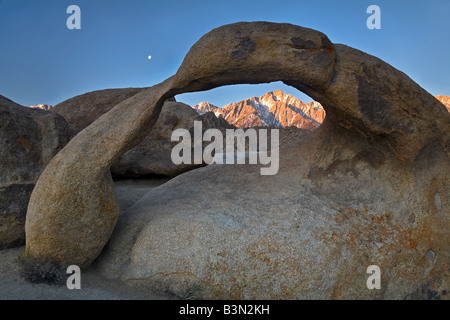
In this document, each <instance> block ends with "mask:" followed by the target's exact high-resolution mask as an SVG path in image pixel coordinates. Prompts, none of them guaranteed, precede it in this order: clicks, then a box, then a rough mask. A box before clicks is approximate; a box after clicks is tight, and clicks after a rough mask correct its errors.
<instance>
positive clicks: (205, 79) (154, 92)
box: [26, 22, 450, 268]
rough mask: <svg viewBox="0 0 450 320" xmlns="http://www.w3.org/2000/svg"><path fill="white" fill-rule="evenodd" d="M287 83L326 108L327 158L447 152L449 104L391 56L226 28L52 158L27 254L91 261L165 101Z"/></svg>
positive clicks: (271, 29)
mask: <svg viewBox="0 0 450 320" xmlns="http://www.w3.org/2000/svg"><path fill="white" fill-rule="evenodd" d="M280 80H281V81H283V82H284V83H286V84H288V85H291V86H293V87H295V88H297V89H299V90H300V91H303V92H304V93H306V94H308V95H309V96H310V97H312V98H313V99H315V100H317V101H319V102H320V103H321V104H322V105H323V106H324V108H325V109H326V112H327V118H326V120H325V123H324V125H323V126H321V128H320V130H318V131H317V133H315V139H316V140H317V141H318V143H322V144H323V145H324V150H323V155H322V156H323V157H329V158H331V157H333V155H332V154H329V153H330V152H331V151H330V150H327V148H326V144H327V143H329V141H330V140H333V139H334V140H339V141H341V142H342V144H343V145H346V148H347V149H345V150H347V151H348V150H350V151H348V152H353V153H354V154H357V155H358V156H359V157H361V158H363V159H364V160H365V161H367V162H369V163H372V164H373V166H377V165H380V164H381V163H384V162H392V163H393V165H397V164H399V163H400V164H402V165H404V166H411V167H414V165H415V163H417V161H419V160H420V159H421V157H423V154H424V152H430V148H431V150H432V151H433V152H435V153H438V154H447V153H446V151H445V150H446V145H447V143H448V141H447V140H448V132H449V131H450V130H449V129H450V127H449V121H448V117H447V115H446V114H445V112H446V111H445V109H444V108H443V106H442V105H441V104H440V103H439V102H438V101H437V100H436V99H435V98H434V97H432V96H431V95H430V94H429V93H427V92H426V91H425V90H423V89H422V88H421V87H420V86H418V85H417V84H416V83H415V82H414V81H412V80H411V79H410V78H409V77H408V76H406V75H405V74H403V73H402V72H400V71H398V70H396V69H395V68H393V67H391V66H390V65H388V64H386V63H385V62H383V61H382V60H380V59H378V58H375V57H373V56H370V55H368V54H366V53H364V52H361V51H358V50H356V49H353V48H350V47H347V46H345V45H339V44H333V43H332V42H331V41H330V40H329V39H328V38H327V36H325V35H324V34H322V33H320V32H318V31H315V30H311V29H307V28H303V27H299V26H294V25H290V24H277V23H268V22H249V23H247V22H241V23H235V24H231V25H226V26H222V27H219V28H217V29H214V30H212V31H211V32H209V33H207V34H206V35H204V36H203V37H202V38H201V39H200V40H199V41H198V42H197V43H196V44H195V45H194V46H193V47H192V48H191V49H190V51H189V52H188V53H187V55H186V57H185V59H184V61H183V63H182V65H181V66H180V68H179V69H178V71H177V73H176V74H175V75H174V76H172V77H170V78H168V79H167V80H165V81H163V82H162V83H160V84H158V85H155V86H153V87H150V88H148V89H145V90H143V91H142V92H140V93H138V94H137V95H135V96H133V97H131V98H129V99H127V100H125V101H124V102H122V103H120V104H118V105H117V106H115V107H114V108H113V109H111V110H110V111H109V112H108V113H106V114H104V115H103V116H101V117H100V118H99V119H97V120H96V121H95V122H94V123H93V124H91V125H90V126H89V127H87V128H86V129H85V130H83V131H82V132H80V133H79V134H78V135H77V136H76V137H75V138H74V139H73V140H71V141H70V143H69V144H68V145H67V146H66V147H65V148H64V149H63V150H62V151H61V152H59V153H58V154H57V155H56V156H55V157H54V158H53V160H52V161H51V163H50V164H49V165H48V166H47V168H46V169H45V170H44V172H43V173H42V175H41V177H40V179H39V181H38V182H37V184H36V187H35V189H34V191H33V194H32V196H31V199H30V203H29V207H28V213H27V220H26V250H27V254H29V255H30V256H33V257H41V258H46V259H49V260H51V261H53V262H55V263H69V264H76V265H79V266H81V267H82V268H86V267H87V266H89V265H90V264H91V263H92V261H93V260H94V259H95V258H96V257H97V256H98V254H99V253H100V251H101V250H102V248H103V247H104V245H105V244H106V242H107V241H108V239H109V237H110V235H111V233H112V231H113V229H114V226H115V223H116V220H117V214H118V209H117V204H116V200H115V194H114V188H113V184H112V179H111V177H110V173H109V168H110V166H111V164H112V162H113V161H114V160H116V159H117V158H118V157H119V156H120V155H122V154H123V153H124V152H126V151H127V150H129V149H130V148H132V147H133V146H135V145H136V144H137V143H138V142H139V141H140V139H142V138H143V137H144V136H145V134H146V133H147V132H148V130H149V129H150V128H151V127H152V125H153V124H154V123H155V122H156V120H157V118H158V115H159V112H160V110H161V108H162V105H163V103H164V101H165V100H166V99H168V98H170V97H173V96H175V95H177V94H180V93H184V92H192V91H201V90H208V89H212V88H214V87H218V86H223V85H230V84H237V83H264V82H272V81H280ZM345 150H344V152H346V151H345ZM316 169H317V168H316ZM317 170H319V169H317ZM319 171H320V170H319ZM310 174H316V175H317V176H319V174H318V173H317V172H315V173H314V172H313V170H311V171H310Z"/></svg>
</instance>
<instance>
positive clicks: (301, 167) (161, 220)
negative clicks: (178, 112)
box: [26, 22, 450, 298]
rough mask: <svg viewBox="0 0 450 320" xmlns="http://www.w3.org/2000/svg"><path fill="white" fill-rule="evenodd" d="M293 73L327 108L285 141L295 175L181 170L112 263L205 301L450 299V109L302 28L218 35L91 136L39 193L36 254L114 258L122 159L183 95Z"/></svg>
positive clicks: (78, 141) (144, 210) (112, 267)
mask: <svg viewBox="0 0 450 320" xmlns="http://www.w3.org/2000/svg"><path fill="white" fill-rule="evenodd" d="M279 80H281V81H283V82H284V83H286V84H288V85H291V86H293V87H295V88H297V89H299V90H301V91H303V92H305V93H306V94H307V95H309V96H310V97H312V98H313V99H315V100H316V101H318V102H320V103H321V104H322V106H323V107H324V108H325V110H326V113H327V117H326V119H325V122H324V124H323V125H322V126H321V127H320V128H319V129H318V130H316V131H314V132H313V133H310V134H305V135H303V136H301V137H297V138H295V139H293V140H292V142H291V143H290V144H287V145H285V146H284V147H283V148H282V149H281V150H280V170H279V173H278V174H277V175H275V176H260V175H259V174H258V172H259V169H258V168H255V167H254V166H230V165H223V166H218V165H216V166H208V167H206V168H202V169H198V170H195V171H191V172H189V173H187V174H183V175H181V176H178V177H177V178H175V179H173V180H172V181H170V182H169V183H167V184H165V185H164V186H160V187H159V188H157V189H155V190H154V191H152V192H150V193H149V194H148V195H147V196H146V197H145V198H143V199H142V200H141V201H140V202H139V203H138V204H136V205H135V206H134V207H133V208H135V209H133V208H131V209H130V210H131V211H129V212H130V214H129V215H127V217H125V218H123V221H122V220H121V221H120V223H119V224H118V226H117V229H116V231H115V232H114V236H113V238H112V239H111V242H110V244H109V246H108V249H107V250H106V251H105V252H104V255H103V256H102V258H101V259H100V260H99V266H100V268H101V270H103V271H104V272H105V273H106V274H107V275H108V276H117V277H121V278H122V279H133V280H129V282H130V283H134V284H136V285H138V286H150V287H152V288H155V287H159V288H161V289H162V290H171V291H172V292H175V293H177V294H180V295H182V294H184V293H185V292H186V290H188V289H189V285H194V284H201V287H202V288H203V289H202V290H203V293H202V294H203V296H204V297H240V298H364V297H366V298H405V297H406V298H408V297H409V298H416V297H425V298H427V297H428V298H430V297H431V298H433V297H437V296H440V295H441V294H442V295H443V293H441V292H443V291H442V289H445V288H447V289H448V270H447V268H448V266H447V264H448V260H449V252H450V250H449V241H448V239H449V233H448V232H449V231H448V230H449V227H450V224H449V197H448V195H449V192H448V185H447V183H448V182H447V181H448V173H449V171H450V168H449V161H448V152H447V150H448V142H449V135H448V132H450V124H449V117H448V114H447V111H446V110H445V108H444V106H443V105H442V104H441V103H440V102H439V101H438V100H437V99H435V98H434V97H433V96H431V95H430V94H429V93H427V92H426V91H425V90H423V89H422V88H421V87H420V86H418V85H417V84H416V83H414V82H413V81H412V80H411V79H410V78H409V77H407V76H406V75H405V74H403V73H402V72H400V71H398V70H396V69H395V68H393V67H391V66H390V65H388V64H386V63H385V62H383V61H381V60H379V59H377V58H375V57H373V56H370V55H368V54H365V53H363V52H361V51H358V50H356V49H353V48H350V47H347V46H344V45H338V44H332V43H331V42H330V40H329V39H328V38H327V37H326V36H325V35H324V34H322V33H320V32H317V31H314V30H310V29H305V28H302V27H298V26H293V25H289V24H275V23H266V22H252V23H236V24H232V25H227V26H223V27H220V28H217V29H215V30H213V31H211V32H209V33H208V34H206V35H205V36H203V37H202V38H201V39H200V40H199V41H198V42H197V43H196V44H195V45H194V46H193V47H192V48H191V50H190V51H189V52H188V54H187V55H186V57H185V59H184V61H183V63H182V65H181V67H180V68H179V69H178V71H177V73H176V74H175V75H174V76H173V77H171V78H169V79H167V80H165V81H164V82H162V83H160V84H158V85H156V86H153V87H151V88H148V89H145V90H143V91H141V92H140V93H138V94H137V95H135V96H133V97H131V98H129V99H127V100H125V101H123V102H122V103H120V104H119V105H117V106H116V107H114V108H113V109H112V110H111V111H109V112H108V113H106V114H104V115H103V116H102V117H100V118H99V119H97V120H96V121H95V122H94V123H92V124H91V125H90V126H89V127H87V128H86V129H84V130H83V131H82V132H80V133H79V134H78V135H77V136H76V137H75V138H74V139H73V140H72V141H70V143H69V144H68V145H67V146H66V147H65V148H64V149H63V150H62V151H61V152H60V153H58V155H57V156H56V157H55V158H54V159H53V160H52V162H51V163H50V164H49V165H48V166H47V168H46V169H45V171H44V172H43V174H42V175H41V177H40V179H39V181H38V183H37V185H36V188H35V189H34V191H33V194H32V197H31V200H30V205H29V207H28V214H27V224H26V232H27V252H28V253H29V254H30V255H32V256H38V257H44V258H47V259H50V260H53V261H55V262H58V263H62V262H65V263H70V264H78V265H80V266H82V267H87V266H88V265H89V264H90V263H91V262H92V261H93V260H94V259H95V258H96V257H97V256H98V254H99V253H100V251H101V250H102V248H103V246H104V245H105V243H106V242H107V241H108V239H109V238H110V236H111V234H112V231H113V228H114V226H115V224H116V221H117V204H116V201H115V196H114V191H113V188H112V182H111V179H110V177H109V167H110V166H111V164H112V163H113V162H114V161H115V160H116V159H117V158H118V157H119V156H120V155H122V154H123V153H124V152H126V151H127V150H128V149H130V148H132V147H133V146H135V145H136V144H137V143H139V141H140V139H142V138H143V137H144V136H145V134H146V133H147V130H149V128H151V127H152V125H153V124H154V123H155V121H156V119H157V118H158V114H159V112H160V110H161V107H162V104H163V102H164V101H165V100H166V99H167V98H169V97H172V96H174V95H176V94H180V93H183V92H191V91H200V90H207V89H211V88H214V87H218V86H222V85H229V84H237V83H262V82H272V81H279ZM239 181H245V183H239ZM208 190H209V191H208ZM217 190H220V191H222V192H221V193H218V192H217ZM136 237H137V238H136ZM371 264H378V265H379V266H380V268H381V269H382V270H385V273H384V274H385V278H383V279H384V280H383V281H385V282H384V285H383V289H382V290H374V291H371V290H368V289H367V288H366V286H365V284H366V280H367V277H368V275H367V274H366V273H365V271H366V268H367V266H369V265H371ZM268 275H269V276H268ZM430 292H431V293H430ZM427 294H428V296H427ZM424 295H425V296H424Z"/></svg>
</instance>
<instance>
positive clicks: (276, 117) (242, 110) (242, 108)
mask: <svg viewBox="0 0 450 320" xmlns="http://www.w3.org/2000/svg"><path fill="white" fill-rule="evenodd" d="M211 106H212V105H210V104H209V103H207V102H206V103H205V102H202V103H200V104H198V105H196V106H194V107H193V108H194V109H195V110H197V112H199V113H200V114H202V113H204V112H205V110H206V109H208V108H211ZM208 111H213V112H214V114H215V115H216V116H219V115H222V116H223V117H224V119H225V120H226V121H227V122H228V123H230V124H232V125H234V126H236V127H238V128H247V127H254V126H272V127H277V128H280V127H290V126H296V127H299V128H304V129H313V128H316V127H318V126H319V125H320V124H321V123H322V122H323V120H324V119H325V110H324V109H323V108H322V106H321V105H320V103H318V102H309V103H303V102H301V101H300V100H298V99H297V98H295V97H293V96H291V95H290V94H286V93H284V92H283V91H282V90H275V91H269V92H267V93H266V94H264V95H263V96H261V97H252V98H249V99H245V100H242V101H240V102H238V103H230V104H227V105H226V106H224V107H222V108H217V107H216V106H213V110H208Z"/></svg>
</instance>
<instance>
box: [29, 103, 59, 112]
mask: <svg viewBox="0 0 450 320" xmlns="http://www.w3.org/2000/svg"><path fill="white" fill-rule="evenodd" d="M53 107H54V106H50V105H48V104H36V105H34V106H29V107H28V108H34V109H42V110H47V111H48V110H51V109H52V108H53Z"/></svg>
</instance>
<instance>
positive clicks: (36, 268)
mask: <svg viewBox="0 0 450 320" xmlns="http://www.w3.org/2000/svg"><path fill="white" fill-rule="evenodd" d="M18 262H19V266H20V276H21V277H23V278H24V279H25V280H26V281H28V282H31V283H46V284H50V285H62V284H64V283H65V280H66V277H67V276H66V272H65V270H64V269H63V268H62V267H60V266H57V265H55V264H54V263H52V262H50V261H48V260H45V259H42V258H31V257H20V258H19V260H18Z"/></svg>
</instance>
